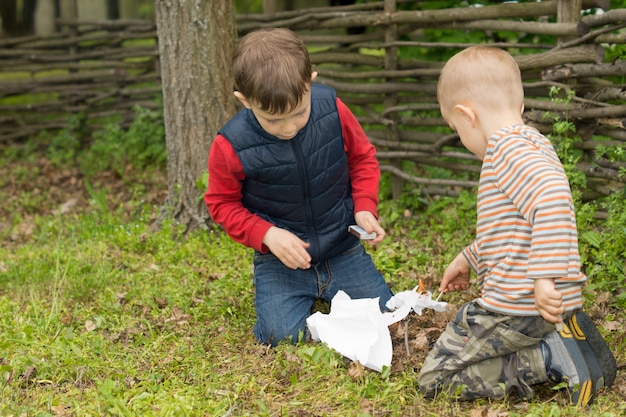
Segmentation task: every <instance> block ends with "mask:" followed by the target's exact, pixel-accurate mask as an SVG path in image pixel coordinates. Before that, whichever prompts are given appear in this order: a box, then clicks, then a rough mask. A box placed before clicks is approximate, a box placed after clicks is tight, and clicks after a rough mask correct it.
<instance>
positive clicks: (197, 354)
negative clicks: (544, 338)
mask: <svg viewBox="0 0 626 417" xmlns="http://www.w3.org/2000/svg"><path fill="white" fill-rule="evenodd" d="M147 116H149V117H147ZM146 117H147V118H146ZM151 117H152V116H151V115H149V114H148V115H146V114H143V116H141V117H139V120H140V121H141V120H143V121H142V122H141V123H150V122H151V121H152V120H153V119H152V118H151ZM137 130H138V131H139V130H141V129H137ZM64 134H65V135H69V134H72V132H71V131H70V132H65V133H64ZM112 136H113V135H111V134H110V133H107V132H104V133H103V136H100V137H99V138H97V141H99V142H98V144H97V146H99V148H98V149H100V150H99V151H97V152H96V151H95V150H94V149H95V148H92V149H87V150H83V149H78V148H75V147H70V148H69V149H68V148H63V147H61V146H60V144H62V143H63V141H61V140H58V141H57V142H55V143H56V145H55V146H56V148H54V150H55V152H51V151H50V149H48V151H47V152H46V153H45V154H43V155H36V154H35V153H34V152H35V150H34V149H36V147H32V146H25V147H24V148H23V149H24V150H23V152H17V153H16V152H15V150H11V149H5V150H4V152H3V156H2V157H0V173H1V174H2V175H1V176H0V178H2V180H0V196H2V197H3V198H5V201H6V204H5V206H4V207H3V208H1V209H0V213H2V215H1V216H0V239H2V240H3V244H2V245H1V246H0V415H2V416H363V417H365V416H439V417H441V416H475V415H498V416H538V417H549V416H564V417H567V416H578V415H581V413H582V412H583V411H581V410H578V409H576V408H574V407H571V406H566V405H562V404H561V403H560V402H559V401H558V400H557V399H555V398H554V396H555V395H556V394H555V392H553V391H551V390H550V387H549V386H548V387H545V390H544V391H545V392H542V393H541V395H538V397H537V398H536V399H535V400H534V401H533V402H521V401H520V400H519V399H517V398H516V397H515V398H514V397H512V398H510V399H507V400H504V401H487V400H481V401H475V402H459V401H457V400H455V399H454V398H450V397H446V396H440V397H439V398H437V399H436V400H430V399H425V398H423V397H422V396H421V394H420V393H419V391H418V390H417V389H416V378H417V373H418V372H419V367H416V366H406V367H403V368H401V369H398V370H394V371H393V372H391V370H389V369H385V370H383V372H381V373H378V372H373V371H366V372H365V373H364V374H362V375H356V376H351V374H350V366H351V364H350V363H349V361H346V360H344V358H342V357H341V355H339V354H338V353H336V352H334V351H332V350H331V349H329V348H328V347H326V346H325V345H323V344H319V343H300V344H297V345H281V346H279V347H277V348H275V349H270V348H267V347H264V346H260V345H259V344H258V343H257V342H256V340H255V339H254V336H253V333H252V326H253V324H254V320H255V313H254V292H253V287H252V253H251V252H250V250H248V249H246V248H244V247H242V246H241V245H238V244H236V243H234V242H233V241H232V240H230V239H229V238H228V237H227V236H226V235H224V233H223V232H222V231H220V230H219V229H218V228H215V229H213V230H210V231H208V232H207V231H195V232H193V233H191V234H189V235H186V236H183V235H181V231H180V230H179V228H178V227H177V226H176V225H174V224H171V223H166V224H164V225H163V228H162V229H161V230H160V231H158V232H153V231H151V228H150V226H151V224H152V222H153V221H154V219H155V217H156V215H157V213H158V212H159V208H160V207H159V204H158V202H155V200H154V198H152V197H150V195H151V193H154V192H155V189H158V188H162V189H165V188H166V184H165V181H164V177H163V176H160V177H159V176H157V175H155V173H156V172H158V171H160V170H163V166H162V159H160V158H161V155H162V154H161V153H160V152H159V151H158V149H155V150H153V151H152V153H151V154H149V155H147V156H146V158H145V159H141V158H139V159H137V158H138V157H139V156H141V155H143V154H141V153H135V152H134V151H133V149H134V148H133V147H132V146H131V147H128V148H125V149H127V151H126V152H120V153H119V155H120V157H121V156H122V155H123V156H124V158H127V159H125V161H135V162H133V163H132V164H134V163H137V164H141V163H144V164H151V163H154V161H157V163H156V165H154V166H152V165H148V166H145V165H142V166H139V167H137V169H136V170H128V169H127V170H126V171H124V175H123V178H122V177H119V178H118V179H117V180H115V181H112V180H111V178H116V175H118V174H119V172H120V171H118V169H119V166H118V165H117V162H115V161H114V162H112V163H111V164H110V165H107V166H106V167H104V168H103V169H105V170H107V172H108V173H109V174H107V172H104V173H103V172H100V173H97V172H95V173H94V172H91V171H85V172H82V171H80V168H75V167H79V166H80V160H81V158H83V157H84V155H90V156H91V157H96V156H97V155H98V154H100V155H102V154H106V155H111V154H113V153H114V152H113V151H112V149H113V147H114V146H117V145H116V144H114V143H113V141H112V139H111V138H112ZM127 139H128V140H129V144H130V145H132V144H133V140H135V143H137V144H138V145H137V147H140V146H139V144H140V143H141V136H140V135H138V134H135V136H133V137H130V136H128V137H127ZM156 140H158V141H160V140H161V138H157V139H156ZM133 146H134V145H133ZM107 147H111V148H112V149H108V148H107ZM29 149H30V150H29ZM99 152H100V153H99ZM42 158H43V159H42ZM45 158H49V160H48V162H47V163H44V162H45V160H46V159H45ZM72 164H74V165H72ZM132 164H131V165H132ZM71 169H76V170H77V171H76V172H74V174H73V175H76V178H78V180H77V183H76V184H78V185H76V187H77V188H76V190H74V191H71V192H70V195H71V196H76V197H79V200H80V201H84V202H86V203H84V204H82V205H80V206H79V207H80V209H78V208H77V209H74V210H70V211H69V212H67V213H65V214H57V213H56V212H55V209H56V208H58V207H57V206H59V205H60V204H62V203H63V202H64V201H65V198H61V197H59V196H58V194H57V192H52V191H50V190H52V187H50V190H48V189H47V188H46V181H47V180H46V178H47V177H51V178H56V177H55V172H57V171H55V170H60V171H59V172H62V173H66V174H67V172H66V171H67V170H71ZM69 172H73V171H69ZM87 173H88V174H89V176H88V177H84V178H83V176H82V175H83V174H85V175H86V174H87ZM105 174H106V175H105ZM64 175H65V174H64ZM113 183H114V184H113ZM65 184H74V183H73V182H72V181H69V180H68V181H67V182H65V183H60V184H56V185H55V187H56V188H64V187H65ZM120 184H121V185H122V186H124V187H125V188H126V193H125V194H124V196H123V197H120V196H118V194H119V193H120V190H119V187H120ZM387 185H388V178H384V179H383V188H385V187H387ZM37 190H39V191H37ZM75 194H79V195H78V196H77V195H75ZM381 194H382V195H385V193H384V192H383V193H381ZM620 201H621V200H620ZM474 206H475V195H473V193H470V192H467V193H462V194H461V196H460V197H459V198H457V199H439V198H424V197H420V196H418V195H417V194H412V193H408V192H407V194H406V195H405V196H403V197H402V198H401V199H398V200H391V199H388V198H386V199H383V201H382V202H381V205H380V212H381V216H382V222H383V225H384V227H385V228H386V230H387V232H388V234H389V236H388V238H387V239H386V240H385V242H383V244H382V245H380V246H379V247H378V248H376V249H370V253H371V254H372V256H373V259H374V261H375V262H376V264H377V266H378V268H379V269H380V270H381V272H382V273H383V274H384V275H385V277H386V279H387V280H388V281H389V282H390V283H391V285H392V286H393V289H394V290H396V291H401V290H405V289H409V288H412V287H413V286H414V285H415V284H416V282H417V280H418V279H419V278H424V279H425V280H426V281H427V282H428V283H429V284H430V285H431V287H432V286H434V285H436V283H438V280H439V279H440V277H441V275H442V273H443V271H444V269H445V266H446V265H447V263H448V262H449V261H450V260H451V259H452V258H453V257H454V256H455V255H456V254H457V253H458V251H459V250H460V249H461V248H462V247H463V246H464V245H466V244H467V243H469V241H470V240H471V239H472V237H473V235H474V220H475V211H474ZM615 207H618V205H617V203H616V205H615ZM611 215H612V217H611V219H613V220H611V219H610V220H609V221H611V222H613V223H611V224H618V223H619V222H621V221H622V220H621V219H622V218H623V217H620V215H619V213H614V214H613V213H612V214H611ZM582 217H584V216H582ZM584 220H585V221H586V222H589V225H588V226H585V227H586V228H587V227H589V231H591V223H592V222H591V220H590V216H586V217H584ZM594 227H595V226H594ZM24 230H28V233H25V232H24ZM596 232H597V233H598V236H596V235H593V234H592V235H589V237H588V240H589V242H587V240H585V241H584V242H583V246H584V247H585V248H591V247H593V248H595V252H593V251H592V252H590V256H592V257H593V263H590V265H593V267H594V268H595V269H594V271H593V274H594V276H601V275H602V272H603V271H610V269H608V268H609V266H611V267H615V266H614V264H613V263H610V264H603V263H602V262H601V260H600V259H597V258H598V256H599V252H600V250H599V249H600V248H601V247H603V248H604V249H605V250H607V251H608V250H610V249H611V247H610V244H611V243H610V242H612V241H611V240H608V238H609V237H612V238H615V236H616V235H612V234H611V233H610V232H609V231H604V232H603V233H600V231H598V230H596ZM597 239H605V241H604V242H600V243H598V242H597ZM607 242H608V243H607ZM612 244H613V245H614V246H615V247H620V246H617V242H615V243H612ZM593 245H596V246H593ZM598 246H599V247H598ZM590 262H591V261H590ZM596 286H597V287H601V288H602V289H603V290H604V287H606V285H605V284H603V283H602V282H599V283H596ZM619 295H620V292H619V291H617V290H616V291H615V292H613V293H608V295H607V300H606V301H603V302H599V301H598V302H596V301H597V300H598V299H597V298H596V296H597V294H596V293H592V292H588V293H587V294H586V303H587V305H588V306H589V307H590V308H600V309H604V310H605V311H604V314H606V317H605V323H613V324H614V323H623V322H624V319H625V314H624V312H623V309H620V308H615V307H616V306H619V304H618V303H619V301H618V299H617V297H618V296H619ZM447 301H449V302H450V303H451V304H453V305H460V304H461V303H463V302H464V301H466V300H465V299H464V297H463V295H462V294H455V295H450V296H449V298H448V300H447ZM601 331H602V332H603V333H604V334H605V335H606V336H607V340H608V341H609V343H610V345H611V347H612V348H613V349H614V351H615V352H616V354H617V356H618V362H619V363H623V362H624V360H625V359H626V357H625V354H624V352H625V350H624V347H625V346H624V340H625V338H624V330H623V326H617V328H616V329H615V330H611V331H609V330H607V329H605V328H601ZM618 378H621V379H619V380H618V381H622V382H623V375H622V371H621V370H620V372H619V373H618ZM584 413H585V414H588V415H593V416H607V417H609V416H620V415H624V414H625V413H626V406H625V405H624V402H623V398H622V397H621V396H620V394H619V392H618V391H617V390H613V389H612V390H609V391H607V392H605V393H604V394H603V395H601V396H600V397H599V398H598V399H597V401H596V402H595V403H594V404H593V405H592V406H591V407H590V408H589V409H588V410H585V411H584Z"/></svg>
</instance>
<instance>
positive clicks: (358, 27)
mask: <svg viewBox="0 0 626 417" xmlns="http://www.w3.org/2000/svg"><path fill="white" fill-rule="evenodd" d="M428 5H429V2H428V1H419V0H418V1H401V0H386V1H384V2H372V3H364V4H358V5H353V6H343V7H332V8H330V7H329V8H316V9H308V10H298V11H293V12H281V13H275V14H271V15H270V14H262V15H261V14H255V15H239V16H237V25H238V30H239V33H240V35H242V34H244V33H246V32H248V31H250V30H254V29H257V28H261V27H289V28H291V29H293V30H295V31H297V32H298V33H299V34H301V36H302V37H303V39H304V40H305V42H306V43H307V45H308V46H310V48H311V59H312V61H313V63H314V65H315V67H316V70H317V71H318V73H319V77H318V78H317V81H318V82H320V83H324V84H327V85H331V86H333V87H335V88H336V89H337V91H338V94H339V96H340V97H341V98H342V100H343V101H344V102H346V103H347V104H348V105H349V106H350V107H351V108H352V109H353V110H354V112H355V113H356V114H357V116H358V118H359V120H360V121H361V123H362V124H363V125H364V127H365V129H366V132H367V133H368V136H369V138H370V140H371V141H372V143H374V144H375V145H376V147H377V150H378V157H379V159H380V161H381V169H382V170H383V171H386V172H390V173H391V174H392V175H393V178H394V194H396V195H397V194H398V193H400V192H401V191H402V189H403V185H406V184H407V183H408V184H411V185H412V187H411V188H412V189H413V190H418V191H420V192H425V193H429V194H435V195H437V194H439V195H456V194H458V192H459V190H460V189H462V188H469V187H474V186H475V185H476V179H477V173H478V172H479V170H480V164H479V161H478V160H477V159H476V158H475V157H474V156H473V155H472V154H470V153H469V152H467V151H466V150H465V149H464V148H463V147H462V145H461V144H460V141H459V140H458V137H457V136H456V135H455V134H453V133H452V132H451V131H450V130H449V129H448V128H447V126H446V124H445V123H444V121H443V119H442V118H441V116H440V114H439V112H438V105H437V102H436V96H435V88H436V80H437V77H438V75H439V71H440V68H441V67H442V65H443V62H442V60H444V59H445V57H446V56H450V55H451V54H452V53H454V52H456V51H458V50H460V49H461V48H464V47H467V46H469V45H471V43H469V42H470V41H468V40H472V39H474V40H475V39H480V43H481V44H491V45H494V46H499V47H502V48H506V49H507V50H509V51H511V53H512V54H513V55H514V56H515V57H516V59H517V61H518V63H519V65H520V68H521V69H522V76H523V80H524V87H525V92H526V100H525V108H526V111H525V113H524V117H525V119H526V120H527V122H528V123H530V124H532V125H534V126H536V127H538V128H539V129H540V130H541V131H543V132H546V133H549V132H550V131H551V129H552V121H553V120H554V118H560V119H561V120H565V119H567V120H569V121H571V122H573V123H574V124H575V125H576V130H577V133H576V134H577V135H579V136H580V137H581V139H580V140H579V141H577V142H575V146H576V147H578V148H579V149H580V150H582V151H584V157H583V158H582V159H581V160H580V161H579V163H578V167H579V168H580V170H582V171H584V172H585V173H586V174H587V176H588V180H589V182H588V190H587V192H586V194H585V197H586V198H596V197H598V196H601V195H608V194H610V193H612V192H614V191H616V190H618V189H623V188H624V184H625V182H626V180H624V178H622V176H623V175H620V174H621V173H622V172H623V171H624V169H626V162H624V161H626V158H624V157H619V156H617V157H616V155H617V154H619V152H620V151H621V149H622V147H623V146H624V144H625V142H626V130H625V124H626V122H625V120H626V101H625V100H626V89H625V85H624V76H625V75H626V62H624V61H622V60H621V59H619V57H618V58H617V59H614V60H611V61H610V62H609V60H608V59H607V58H606V54H607V51H611V50H614V49H615V48H618V49H619V48H621V47H622V45H623V44H624V43H626V33H625V32H624V27H626V9H611V8H610V7H609V4H608V2H607V1H602V0H553V1H543V2H539V3H537V2H529V3H506V4H495V5H488V6H484V7H464V8H453V9H442V10H426V7H427V6H428ZM596 8H598V9H600V10H597V9H596ZM589 9H591V10H590V12H589V13H583V16H582V17H581V10H589ZM58 24H59V25H60V26H62V27H64V28H65V30H64V32H63V34H59V35H58V36H56V37H52V38H46V39H41V38H36V37H29V38H14V39H5V40H0V65H1V67H0V71H1V72H2V74H1V76H0V103H1V104H0V143H7V142H9V141H15V140H18V139H23V138H27V137H29V136H32V135H35V134H37V132H39V131H40V130H42V129H48V130H54V129H59V128H63V127H66V124H67V122H68V116H70V115H76V114H81V115H83V116H84V123H85V124H86V125H89V126H97V125H98V123H100V122H101V121H102V120H103V118H106V117H108V116H111V115H119V116H120V117H121V119H122V120H123V121H126V122H127V121H129V120H131V119H132V117H133V112H132V108H133V106H135V105H139V106H143V107H149V108H158V107H159V104H158V100H157V98H158V97H159V96H160V86H159V68H158V54H157V47H156V32H155V26H154V24H153V23H151V22H146V21H135V20H116V21H80V22H76V21H59V22H58ZM434 31H437V32H434ZM433 57H439V58H438V59H433ZM25 73H28V74H30V76H29V77H28V78H24V74H25ZM554 88H557V89H558V91H560V93H561V95H565V96H566V97H567V99H566V100H562V99H558V98H557V99H555V97H554V96H551V93H550V92H551V91H552V92H554ZM568 92H569V94H567V93H568ZM22 95H28V96H29V97H34V99H35V100H34V101H33V102H32V104H30V105H28V106H25V105H22V104H20V105H11V104H10V100H11V97H15V96H22ZM546 113H549V114H550V117H549V118H546ZM598 145H601V148H598ZM599 149H602V150H601V151H599ZM607 150H608V151H607ZM451 171H452V172H458V173H461V175H455V176H451V175H450V174H449V173H450V172H451ZM451 177H452V178H455V179H449V178H451ZM458 178H463V179H458Z"/></svg>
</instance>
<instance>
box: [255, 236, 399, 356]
mask: <svg viewBox="0 0 626 417" xmlns="http://www.w3.org/2000/svg"><path fill="white" fill-rule="evenodd" d="M254 285H255V288H256V297H255V307H256V313H257V322H256V324H255V326H254V334H255V335H256V337H257V339H258V340H259V342H261V343H269V344H271V345H272V346H276V345H277V344H278V342H280V341H282V340H290V341H291V343H296V342H297V341H298V337H299V335H300V334H305V332H306V319H307V317H309V316H310V315H311V307H312V306H313V303H314V302H315V300H316V299H322V300H325V301H330V300H331V299H332V298H333V297H334V295H335V294H336V293H337V291H339V290H342V291H344V292H345V293H346V294H348V295H349V296H350V298H355V299H356V298H376V297H380V300H379V301H380V308H381V311H384V310H386V308H385V303H386V302H387V300H389V298H391V296H392V295H393V293H392V292H391V290H390V289H389V287H388V286H387V283H386V282H385V279H384V278H383V277H382V275H381V274H380V272H378V270H376V267H375V266H374V263H373V262H372V258H371V257H370V255H369V254H368V253H367V252H366V251H365V248H364V247H363V245H362V244H361V243H358V244H357V246H355V247H354V248H352V249H350V250H347V251H345V252H343V253H342V254H340V255H338V256H336V257H334V258H332V259H330V260H327V261H324V262H319V263H317V264H313V265H311V268H309V269H306V270H303V269H297V270H292V269H289V268H287V267H286V266H285V265H283V263H282V262H281V261H280V260H279V259H278V258H277V257H276V256H274V255H272V254H271V253H267V254H261V253H259V252H255V254H254Z"/></svg>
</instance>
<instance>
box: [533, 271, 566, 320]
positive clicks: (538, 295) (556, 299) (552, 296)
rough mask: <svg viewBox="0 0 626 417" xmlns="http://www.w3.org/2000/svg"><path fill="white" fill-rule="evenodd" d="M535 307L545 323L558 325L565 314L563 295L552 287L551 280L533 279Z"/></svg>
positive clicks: (552, 280)
mask: <svg viewBox="0 0 626 417" xmlns="http://www.w3.org/2000/svg"><path fill="white" fill-rule="evenodd" d="M535 307H537V311H539V314H541V317H543V318H544V319H545V320H546V321H549V322H550V323H560V322H562V321H563V319H562V317H561V316H562V315H563V313H564V312H565V306H564V305H563V295H562V294H561V292H560V291H558V290H557V289H556V287H555V285H554V279H552V278H538V279H535Z"/></svg>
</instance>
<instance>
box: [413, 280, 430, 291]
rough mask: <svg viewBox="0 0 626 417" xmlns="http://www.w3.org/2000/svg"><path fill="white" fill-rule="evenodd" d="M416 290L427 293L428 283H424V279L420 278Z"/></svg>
mask: <svg viewBox="0 0 626 417" xmlns="http://www.w3.org/2000/svg"><path fill="white" fill-rule="evenodd" d="M416 292H417V293H418V294H426V293H427V292H428V288H426V284H425V283H424V280H423V279H421V278H420V279H419V283H418V285H417V290H416Z"/></svg>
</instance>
